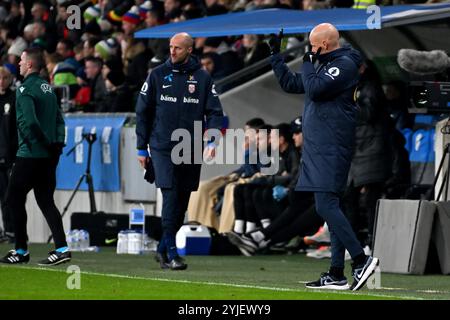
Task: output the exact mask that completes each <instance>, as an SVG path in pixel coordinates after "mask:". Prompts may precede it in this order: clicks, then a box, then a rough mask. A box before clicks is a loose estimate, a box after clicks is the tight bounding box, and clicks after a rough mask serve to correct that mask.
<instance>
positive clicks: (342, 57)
mask: <svg viewBox="0 0 450 320" xmlns="http://www.w3.org/2000/svg"><path fill="white" fill-rule="evenodd" d="M282 36H283V35H282V31H281V32H280V34H279V35H278V37H274V36H273V37H272V39H271V40H270V43H269V44H270V47H271V51H272V58H271V62H272V68H273V70H274V72H275V75H276V77H277V78H278V81H279V83H280V85H281V87H282V88H283V90H285V91H286V92H289V93H299V94H302V93H304V94H305V108H304V111H303V137H304V146H303V155H302V166H301V168H302V170H301V174H300V177H299V180H298V183H297V187H296V190H297V191H312V192H314V198H315V206H316V211H317V213H318V214H319V215H320V216H321V217H322V218H323V219H324V220H325V221H326V222H327V223H328V226H329V229H330V233H331V247H332V249H331V251H332V256H331V267H330V270H329V271H328V272H326V273H323V274H322V275H321V276H320V278H319V280H317V281H313V282H310V283H308V284H307V285H306V286H307V287H308V288H321V289H340V290H345V289H349V288H350V289H352V290H358V289H360V288H361V287H362V286H363V285H364V284H365V283H366V281H367V279H368V278H369V276H370V275H371V274H372V273H373V272H374V271H375V268H376V266H377V264H378V262H379V261H378V259H377V258H374V257H369V256H366V255H365V254H364V251H363V248H362V247H361V244H360V243H359V241H358V240H357V238H356V235H355V234H354V232H353V230H352V227H351V226H350V223H349V222H348V220H347V218H346V217H345V216H344V214H343V213H342V211H341V209H340V201H341V197H342V195H343V192H344V190H345V187H346V182H347V175H348V171H349V168H350V164H351V160H352V154H353V146H354V138H355V126H356V111H357V107H356V103H355V99H354V93H355V90H356V86H357V84H358V80H359V73H358V69H359V67H360V65H361V56H360V54H359V52H358V51H356V50H353V49H352V48H350V47H342V48H341V47H340V45H339V33H338V31H337V30H336V28H335V27H334V26H333V25H331V24H329V23H323V24H319V25H317V26H316V27H315V28H314V29H313V30H312V31H311V33H310V36H309V41H310V44H311V50H312V51H310V52H307V53H306V54H305V55H304V57H303V65H302V69H301V73H293V72H291V71H289V69H288V67H287V66H286V64H285V63H284V62H283V59H282V57H281V56H280V54H279V51H280V43H281V38H282ZM316 60H318V66H317V67H315V62H316ZM345 249H347V250H348V251H349V253H350V255H351V257H352V259H353V264H352V268H353V270H352V276H353V278H354V282H353V284H352V286H351V287H350V286H349V284H348V282H347V279H346V278H345V276H344V257H345Z"/></svg>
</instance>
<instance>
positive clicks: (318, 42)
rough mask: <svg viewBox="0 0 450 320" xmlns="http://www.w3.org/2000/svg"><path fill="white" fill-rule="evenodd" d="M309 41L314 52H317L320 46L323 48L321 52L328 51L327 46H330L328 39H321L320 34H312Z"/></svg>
mask: <svg viewBox="0 0 450 320" xmlns="http://www.w3.org/2000/svg"><path fill="white" fill-rule="evenodd" d="M309 43H310V45H311V51H312V52H314V53H316V52H317V50H319V48H322V49H321V54H324V53H327V52H328V51H327V47H328V44H327V41H326V40H323V39H320V38H319V37H318V36H314V35H311V36H310V37H309Z"/></svg>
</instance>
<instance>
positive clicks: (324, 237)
mask: <svg viewBox="0 0 450 320" xmlns="http://www.w3.org/2000/svg"><path fill="white" fill-rule="evenodd" d="M303 241H304V242H305V244H306V245H313V244H329V243H331V239H330V231H328V225H327V224H326V223H325V224H324V225H323V226H322V227H320V228H319V230H318V231H317V232H316V233H315V234H314V235H312V236H306V237H304V238H303Z"/></svg>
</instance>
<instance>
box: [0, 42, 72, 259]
mask: <svg viewBox="0 0 450 320" xmlns="http://www.w3.org/2000/svg"><path fill="white" fill-rule="evenodd" d="M19 65H20V74H21V75H22V76H23V77H24V82H23V84H22V85H21V86H20V87H19V88H17V91H16V118H17V131H18V143H19V147H18V151H17V158H16V162H15V164H14V166H13V169H12V173H11V181H10V184H9V186H8V192H7V196H6V204H7V206H8V207H9V208H10V210H12V212H14V224H15V235H16V249H15V250H11V251H10V252H9V253H8V254H7V255H6V256H5V257H4V258H3V259H1V260H0V262H3V263H9V264H17V263H26V262H28V261H29V260H30V255H29V253H28V250H27V249H28V248H27V213H26V210H25V201H26V196H27V193H28V192H29V191H31V190H32V189H33V190H34V195H35V197H36V201H37V204H38V206H39V208H40V209H41V211H42V213H43V214H44V216H45V219H46V220H47V223H48V225H49V227H50V230H51V232H52V235H53V238H54V240H55V247H56V249H55V250H54V251H51V252H50V253H49V256H48V257H47V259H45V260H42V261H41V262H40V263H39V264H40V265H57V264H60V263H62V262H66V261H69V260H70V258H71V254H70V252H69V249H68V247H67V243H66V239H65V234H64V228H63V224H62V219H61V214H60V212H59V211H58V209H57V208H56V206H55V202H54V200H53V193H54V192H55V186H56V166H57V165H58V161H59V156H60V154H61V151H62V148H63V146H64V138H65V124H64V119H63V117H62V115H61V111H60V109H59V107H58V103H57V98H56V95H55V93H54V92H53V89H52V88H51V86H50V85H49V84H48V83H47V82H46V81H44V80H43V79H42V78H40V77H39V71H40V70H41V69H42V68H43V67H44V66H45V62H44V58H43V54H42V52H41V51H40V50H39V49H37V48H29V49H26V50H25V51H24V52H23V54H22V56H21V60H20V63H19Z"/></svg>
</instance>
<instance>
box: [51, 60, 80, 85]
mask: <svg viewBox="0 0 450 320" xmlns="http://www.w3.org/2000/svg"><path fill="white" fill-rule="evenodd" d="M75 73H76V69H75V67H74V66H73V65H71V64H70V63H67V62H60V63H58V64H57V65H56V66H55V68H54V69H53V83H54V84H55V85H57V86H59V85H73V84H77V77H76V75H75Z"/></svg>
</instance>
